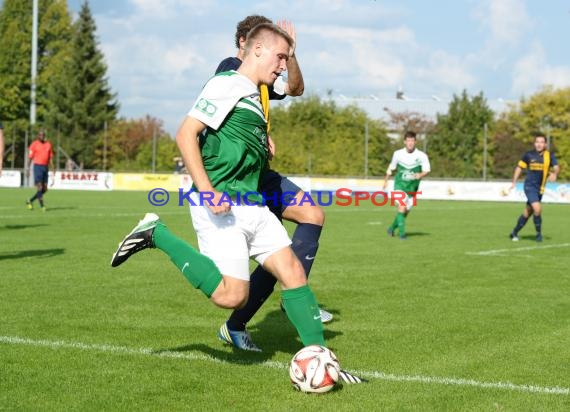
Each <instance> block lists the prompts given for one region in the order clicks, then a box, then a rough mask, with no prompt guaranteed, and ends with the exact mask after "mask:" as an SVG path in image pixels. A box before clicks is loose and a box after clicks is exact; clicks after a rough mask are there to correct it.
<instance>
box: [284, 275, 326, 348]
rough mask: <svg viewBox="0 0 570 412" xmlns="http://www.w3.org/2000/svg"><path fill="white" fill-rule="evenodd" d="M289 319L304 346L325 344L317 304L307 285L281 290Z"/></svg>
mask: <svg viewBox="0 0 570 412" xmlns="http://www.w3.org/2000/svg"><path fill="white" fill-rule="evenodd" d="M281 298H282V300H283V306H284V307H285V312H287V316H288V317H289V320H290V321H291V323H292V324H293V326H295V328H296V329H297V332H298V333H299V336H300V337H301V342H303V345H304V346H308V345H322V346H324V345H325V337H324V335H323V322H321V317H320V312H319V304H318V303H317V299H316V298H315V295H313V292H312V291H311V288H310V287H309V285H305V286H301V287H299V288H295V289H287V290H284V291H282V292H281Z"/></svg>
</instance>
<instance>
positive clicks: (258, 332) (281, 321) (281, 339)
mask: <svg viewBox="0 0 570 412" xmlns="http://www.w3.org/2000/svg"><path fill="white" fill-rule="evenodd" d="M327 310H328V309H327ZM329 312H331V313H333V314H336V315H338V313H339V312H338V311H335V310H329ZM248 331H249V332H250V334H251V338H252V340H253V341H254V342H255V344H256V345H258V346H259V347H260V348H261V349H262V350H263V352H251V351H244V350H241V349H237V348H236V347H234V346H230V345H228V344H224V343H222V342H220V346H222V345H224V347H225V349H216V348H213V347H210V346H208V345H205V344H200V343H198V344H191V345H183V346H178V347H174V348H166V349H159V350H157V351H156V352H155V353H164V352H202V353H203V354H205V355H207V356H210V357H212V358H214V359H217V360H219V361H223V362H227V363H233V364H239V365H249V364H257V363H263V362H266V361H268V360H271V359H273V357H274V355H275V354H276V353H277V352H284V353H289V354H290V355H291V356H293V355H294V354H295V353H297V351H298V350H299V349H301V348H302V347H303V344H302V343H301V341H300V339H299V336H298V334H297V330H296V329H295V328H294V327H293V325H292V324H291V322H290V321H289V318H287V315H286V314H285V313H283V312H282V311H281V310H279V309H277V310H273V311H271V312H269V313H267V315H266V316H265V318H264V319H263V320H262V321H261V322H258V323H257V324H255V325H254V326H253V327H251V328H249V327H248ZM324 335H325V340H326V341H327V346H329V347H331V349H332V350H333V351H334V347H333V346H332V345H330V343H331V341H332V340H334V338H335V337H336V336H338V335H342V332H338V331H332V330H329V329H327V326H326V325H325V326H324ZM227 349H230V350H231V352H229V353H228V351H227Z"/></svg>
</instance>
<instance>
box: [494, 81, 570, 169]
mask: <svg viewBox="0 0 570 412" xmlns="http://www.w3.org/2000/svg"><path fill="white" fill-rule="evenodd" d="M504 121H505V122H506V123H507V124H508V125H509V129H510V131H511V134H512V138H513V139H514V140H515V141H517V142H520V143H522V146H523V147H524V149H523V150H522V151H521V150H520V149H521V144H519V145H518V147H517V148H514V147H513V148H508V147H507V148H505V150H507V151H508V150H513V151H514V150H517V151H518V152H520V153H517V154H516V157H520V155H521V154H522V153H523V152H524V150H531V149H532V141H533V135H534V133H535V132H542V133H543V134H545V135H546V136H547V137H549V139H550V143H551V150H552V151H553V152H554V153H555V154H556V157H557V158H558V162H559V163H560V168H561V171H560V176H559V178H560V179H562V180H568V179H570V170H568V163H569V159H570V139H569V138H568V130H569V127H570V87H567V88H561V89H554V88H553V87H551V86H547V87H545V88H544V89H542V90H541V91H539V92H538V93H536V94H534V95H532V96H531V97H530V98H523V99H521V101H520V103H519V104H518V105H516V106H515V107H513V108H512V109H511V110H510V111H509V112H508V113H507V114H506V115H505V116H504ZM501 156H503V157H505V156H506V155H505V154H502V155H501ZM515 164H516V163H515ZM512 167H514V165H513V166H512Z"/></svg>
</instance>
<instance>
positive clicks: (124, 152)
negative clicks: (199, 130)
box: [94, 115, 179, 171]
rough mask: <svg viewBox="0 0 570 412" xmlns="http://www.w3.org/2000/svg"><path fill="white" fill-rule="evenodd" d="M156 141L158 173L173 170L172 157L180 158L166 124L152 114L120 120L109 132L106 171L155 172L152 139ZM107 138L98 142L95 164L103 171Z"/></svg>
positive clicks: (102, 137)
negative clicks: (154, 138) (166, 130)
mask: <svg viewBox="0 0 570 412" xmlns="http://www.w3.org/2000/svg"><path fill="white" fill-rule="evenodd" d="M155 135H156V138H157V157H156V171H172V170H173V168H174V167H173V166H174V161H173V158H174V157H175V156H179V151H178V148H177V146H176V143H175V142H174V140H172V139H171V138H170V136H169V135H168V134H167V133H166V132H165V131H164V125H163V122H162V121H161V120H158V119H156V118H154V117H151V116H149V115H147V116H145V117H143V118H141V119H118V120H117V121H115V122H113V123H112V124H111V126H110V127H109V130H108V132H107V144H106V147H107V154H106V161H107V165H106V169H107V170H114V171H142V170H145V171H150V170H152V144H153V143H152V140H153V136H155ZM104 146H105V142H104V136H101V138H100V139H99V141H98V142H97V150H96V157H95V161H94V164H95V166H96V167H98V168H99V169H103V168H104V166H105V165H104V157H105V156H104V154H103V151H104Z"/></svg>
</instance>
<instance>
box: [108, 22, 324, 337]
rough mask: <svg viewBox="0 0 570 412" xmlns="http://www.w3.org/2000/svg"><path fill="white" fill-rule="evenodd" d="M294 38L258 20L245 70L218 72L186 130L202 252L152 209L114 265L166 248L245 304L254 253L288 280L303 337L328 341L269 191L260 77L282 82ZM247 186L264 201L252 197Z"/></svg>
mask: <svg viewBox="0 0 570 412" xmlns="http://www.w3.org/2000/svg"><path fill="white" fill-rule="evenodd" d="M292 45H293V40H292V39H291V37H290V36H289V35H288V34H287V33H286V32H285V31H283V30H282V29H280V28H279V27H278V26H276V25H273V24H260V25H258V26H256V27H255V28H254V29H252V30H251V31H250V32H249V34H248V36H247V39H246V44H245V53H244V59H243V63H242V64H241V66H240V67H239V70H238V71H237V72H225V73H220V74H219V75H217V76H214V77H213V78H211V79H210V80H209V81H208V82H207V83H206V85H205V86H204V89H203V90H202V92H201V94H200V96H199V97H198V99H197V100H196V103H195V104H194V106H193V108H192V109H191V110H190V112H189V113H188V115H187V116H186V118H185V119H184V121H183V123H182V125H181V126H180V129H179V130H178V133H177V135H176V142H177V144H178V146H179V148H180V152H181V154H182V157H183V159H184V163H185V164H186V167H187V169H188V171H189V173H190V175H191V177H192V181H193V182H194V188H195V191H194V192H192V193H191V194H190V195H189V199H187V200H189V203H190V213H191V216H192V224H193V225H194V229H195V231H196V234H197V237H198V243H199V246H200V251H201V253H199V252H198V251H196V250H195V249H194V248H193V247H192V246H191V245H189V244H188V243H187V242H185V241H183V240H181V239H179V238H178V237H176V236H174V234H172V233H171V232H170V231H169V229H168V228H167V227H166V226H165V225H164V224H163V223H162V222H161V221H160V220H159V218H158V216H157V215H155V214H152V213H149V214H147V215H146V216H145V218H144V219H143V220H141V222H139V224H138V225H137V226H136V227H135V228H134V229H133V231H132V232H131V233H130V234H129V235H127V237H126V238H125V239H124V240H123V242H122V243H121V244H120V245H119V248H118V249H117V251H116V252H115V254H114V255H113V259H112V261H111V265H112V266H118V265H120V264H122V263H123V262H124V261H126V260H127V259H128V258H129V257H130V256H132V255H133V254H134V253H136V252H138V251H140V250H143V249H146V248H154V247H155V248H158V249H160V250H162V251H163V252H164V253H166V254H167V255H168V256H169V257H170V259H171V260H172V262H173V263H174V264H175V265H176V266H177V268H178V269H179V270H180V271H181V272H182V274H183V275H184V276H185V277H186V279H187V280H188V281H189V282H190V283H191V284H192V285H193V286H194V287H195V288H197V289H200V290H201V291H202V292H203V293H204V294H205V295H206V296H207V297H208V298H210V299H211V301H212V302H213V303H214V304H216V305H217V306H220V307H222V308H239V307H241V306H243V305H244V304H245V303H246V301H247V299H248V292H249V258H253V259H255V260H256V261H257V262H258V263H259V264H261V265H262V266H263V267H264V268H265V269H267V270H268V271H269V272H271V273H272V274H273V275H274V276H275V277H276V278H277V280H278V281H279V283H280V284H281V289H282V300H283V305H284V306H285V309H286V312H287V316H288V317H289V319H290V320H291V323H292V324H293V325H294V326H295V328H296V329H297V331H298V333H299V336H300V337H301V341H302V342H303V345H305V346H306V345H311V344H317V345H324V344H325V340H324V336H323V325H322V322H321V318H320V314H319V306H318V304H317V301H316V298H315V296H314V295H313V292H312V291H311V289H310V288H309V286H308V285H307V278H306V276H305V273H304V270H303V266H302V265H301V263H300V262H299V260H298V259H297V257H296V256H295V254H294V253H293V251H292V249H291V247H290V245H291V241H290V239H289V237H288V234H287V231H286V230H285V228H284V227H283V226H282V225H281V223H280V222H279V220H278V219H277V218H276V217H275V215H273V214H272V213H271V212H270V211H269V209H268V208H267V207H266V206H263V205H262V203H263V200H262V197H261V194H259V180H260V176H261V173H262V171H263V168H264V166H265V164H266V161H267V156H268V152H267V122H266V118H265V116H264V113H263V108H262V106H261V103H260V101H259V86H260V85H261V84H267V85H272V84H273V82H274V81H275V80H276V79H277V77H278V76H279V75H280V74H281V73H282V72H283V71H284V70H286V63H287V60H288V58H289V56H290V53H291V50H292ZM244 194H248V195H249V196H248V201H249V202H251V203H256V202H259V204H257V205H249V206H248V205H247V203H245V204H244V202H243V197H242V196H243V195H244ZM206 195H207V196H206ZM240 197H241V199H242V202H239V201H238V199H240ZM206 198H207V199H208V200H206V201H204V199H206ZM251 203H250V204H251Z"/></svg>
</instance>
